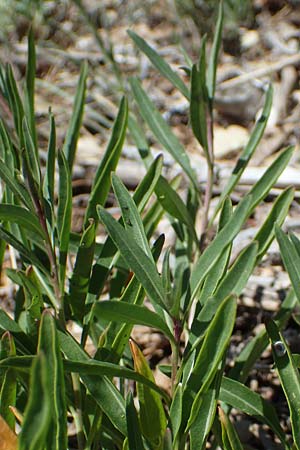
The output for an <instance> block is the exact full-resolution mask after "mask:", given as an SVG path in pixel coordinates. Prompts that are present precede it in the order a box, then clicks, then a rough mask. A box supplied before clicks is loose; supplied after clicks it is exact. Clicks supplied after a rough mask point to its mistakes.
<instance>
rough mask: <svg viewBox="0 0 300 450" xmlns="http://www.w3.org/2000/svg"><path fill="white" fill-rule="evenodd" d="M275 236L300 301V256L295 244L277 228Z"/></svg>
mask: <svg viewBox="0 0 300 450" xmlns="http://www.w3.org/2000/svg"><path fill="white" fill-rule="evenodd" d="M275 234H276V239H277V241H278V244H279V248H280V252H281V256H282V260H283V264H284V266H285V268H286V270H287V272H288V274H289V277H290V279H291V283H292V286H293V288H294V291H295V294H296V296H297V298H298V300H299V301H300V292H299V285H300V255H299V254H298V252H297V250H296V247H295V245H294V243H293V242H292V241H291V240H290V238H289V237H288V236H287V235H286V234H285V233H284V232H283V231H282V230H281V229H280V228H279V227H277V226H276V227H275Z"/></svg>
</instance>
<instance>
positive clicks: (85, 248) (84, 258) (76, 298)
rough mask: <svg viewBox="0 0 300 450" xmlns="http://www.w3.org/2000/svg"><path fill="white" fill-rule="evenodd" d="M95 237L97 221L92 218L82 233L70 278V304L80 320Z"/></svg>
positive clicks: (82, 313)
mask: <svg viewBox="0 0 300 450" xmlns="http://www.w3.org/2000/svg"><path fill="white" fill-rule="evenodd" d="M95 237H96V227H95V222H94V221H93V220H92V219H91V221H90V225H89V226H88V227H87V228H86V229H85V230H84V232H83V234H82V237H81V240H80V244H79V247H78V251H77V255H76V261H75V266H74V270H73V273H72V277H71V280H70V294H69V301H70V306H71V309H72V311H73V314H74V315H75V317H76V318H77V319H79V320H82V319H83V316H84V313H85V311H84V310H85V300H86V296H87V293H88V288H89V281H90V273H91V267H92V263H93V259H94V251H95Z"/></svg>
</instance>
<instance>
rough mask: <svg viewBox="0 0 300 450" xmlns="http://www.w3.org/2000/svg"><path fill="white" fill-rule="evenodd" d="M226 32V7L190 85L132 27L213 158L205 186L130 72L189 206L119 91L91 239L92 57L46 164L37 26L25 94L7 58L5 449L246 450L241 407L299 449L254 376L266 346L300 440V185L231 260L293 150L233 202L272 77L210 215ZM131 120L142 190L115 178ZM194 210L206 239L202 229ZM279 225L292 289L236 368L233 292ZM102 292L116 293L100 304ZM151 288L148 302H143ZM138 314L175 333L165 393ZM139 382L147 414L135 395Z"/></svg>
mask: <svg viewBox="0 0 300 450" xmlns="http://www.w3.org/2000/svg"><path fill="white" fill-rule="evenodd" d="M221 30H222V9H221V8H220V13H219V19H218V23H217V29H216V33H215V38H214V42H213V45H212V49H211V54H210V59H209V61H208V63H207V62H206V42H205V40H203V45H202V48H201V52H200V57H199V62H197V63H196V64H194V65H191V67H187V68H186V72H187V73H188V74H189V76H190V80H191V83H190V88H188V87H187V86H186V85H185V84H184V83H183V81H182V80H181V78H180V77H179V76H178V75H177V74H176V73H175V72H174V71H173V70H172V69H171V68H170V66H169V65H168V64H167V63H166V62H165V61H164V60H163V59H162V58H161V57H160V56H159V55H158V54H157V53H156V52H155V51H154V50H153V49H152V48H150V47H149V46H148V44H147V43H146V42H145V41H144V40H143V39H141V38H140V37H139V36H137V35H136V34H134V33H133V32H130V36H131V38H132V39H133V41H134V42H135V44H136V45H137V46H138V48H139V49H140V50H141V51H142V52H144V54H145V55H146V56H147V57H148V58H149V59H150V61H151V62H152V63H153V64H154V66H155V67H156V68H157V69H158V70H159V71H160V73H161V74H162V75H164V76H165V77H166V78H167V79H168V80H169V81H170V82H171V83H172V84H173V85H174V86H175V87H176V88H177V89H179V90H180V92H181V93H182V94H183V95H184V96H185V97H186V98H187V100H188V101H189V104H190V123H191V126H192V129H193V133H194V135H195V138H196V140H197V141H198V142H199V144H200V145H201V147H202V148H203V150H204V153H205V155H206V159H207V164H208V181H207V185H206V187H205V192H204V195H203V193H202V191H201V189H200V187H199V185H198V182H197V178H196V175H195V173H194V170H193V168H192V167H191V164H190V160H189V157H188V155H187V154H186V152H185V150H184V148H183V147H182V145H181V144H180V142H179V141H178V139H177V138H176V136H175V135H174V134H173V132H172V131H171V129H170V128H169V126H168V125H167V123H166V122H165V121H164V119H163V118H162V116H161V115H160V113H159V112H158V111H157V109H156V108H155V106H154V104H153V103H152V102H151V100H150V98H149V97H148V95H147V94H146V92H145V91H144V90H143V88H142V86H141V84H140V82H139V81H138V80H137V79H135V78H133V79H131V92H132V94H133V96H134V99H135V102H136V104H137V106H138V110H139V112H140V114H141V116H142V118H143V120H144V122H145V123H146V124H147V125H148V127H149V128H150V130H151V131H152V133H153V134H154V136H155V137H156V139H157V141H158V142H160V144H161V145H162V146H163V148H164V149H165V150H166V151H168V152H169V153H170V154H171V155H172V156H173V158H174V160H175V161H176V162H177V163H178V164H179V165H180V166H181V168H182V171H183V173H184V174H185V175H186V177H187V179H188V180H189V188H188V192H187V198H186V200H183V199H182V198H181V197H180V196H179V195H178V193H177V192H176V189H177V187H178V186H179V183H180V179H179V178H178V177H176V178H175V179H173V180H171V181H168V180H166V178H165V177H164V176H163V174H162V166H163V157H162V156H161V155H160V156H158V157H157V158H156V159H153V157H152V154H151V149H150V148H149V146H148V143H147V140H146V138H145V135H144V133H143V131H142V128H141V127H140V126H139V125H138V122H137V120H136V118H135V117H134V115H133V112H130V113H129V112H128V105H127V100H126V98H125V97H124V98H123V99H122V100H121V102H120V107H119V112H118V115H117V118H116V120H115V124H114V127H113V129H112V133H111V138H110V141H109V143H108V146H107V149H106V152H105V154H104V156H103V158H102V160H101V162H100V164H99V167H98V169H97V171H96V175H95V179H94V182H93V185H92V190H91V194H90V196H89V200H88V204H87V208H86V215H85V220H84V227H83V231H82V233H81V234H80V235H78V234H75V233H72V231H71V217H72V186H71V180H72V169H73V165H74V159H75V152H76V143H77V139H78V135H79V129H80V124H81V119H82V114H83V107H84V100H85V90H86V77H87V66H86V65H85V64H84V65H83V66H82V69H81V74H80V78H79V82H78V88H77V93H76V97H75V101H74V109H73V114H72V117H71V121H70V124H69V127H68V130H67V133H66V138H65V141H64V144H63V147H62V149H61V150H57V149H56V134H55V119H54V117H53V115H52V114H51V112H50V113H49V122H50V133H49V143H48V158H47V164H46V168H45V170H44V171H42V169H41V163H40V160H39V152H38V143H37V130H36V125H35V114H34V81H35V48H34V43H33V36H32V33H30V34H29V40H28V43H29V45H28V66H27V72H26V79H25V86H24V89H23V95H21V93H20V90H19V88H18V86H17V83H16V81H15V79H14V76H13V72H12V68H11V67H10V66H6V67H2V68H1V71H0V89H1V94H2V95H3V97H4V99H5V100H6V101H7V105H8V107H9V108H10V111H11V113H12V116H13V120H14V130H11V129H10V128H9V127H8V126H7V125H6V124H5V123H4V122H3V121H1V122H0V157H1V158H0V178H1V181H2V186H3V191H2V201H1V205H0V219H1V224H0V238H1V241H0V244H1V247H0V248H1V251H0V256H1V262H3V259H4V254H5V248H6V245H7V244H9V245H10V248H11V249H12V254H13V255H15V259H16V267H15V268H12V269H9V270H7V274H8V276H9V277H10V278H11V279H12V281H13V282H14V283H15V284H16V285H17V286H18V290H17V293H16V296H15V311H14V317H13V318H11V317H10V316H9V315H7V314H6V312H5V311H4V310H3V309H0V330H1V341H0V384H1V391H0V414H1V420H0V425H1V426H0V433H2V434H1V435H0V438H1V439H5V440H6V442H7V448H10V449H16V448H19V449H20V450H23V449H26V450H40V449H49V450H50V449H53V450H54V449H57V450H58V449H60V450H61V449H67V448H71V447H73V446H74V445H77V448H79V449H86V450H88V449H99V448H102V449H107V450H113V449H122V450H126V449H129V450H142V449H145V450H148V449H151V450H153V449H156V450H171V449H176V450H183V449H191V450H196V449H197V450H198V449H201V448H205V445H206V442H207V440H208V438H209V439H210V440H211V442H212V445H214V446H216V445H219V446H220V447H222V448H223V449H226V450H227V449H228V450H229V449H241V448H242V444H241V442H240V440H239V437H238V435H237V433H236V431H235V428H234V426H233V424H232V423H231V421H230V419H229V414H230V409H231V408H232V407H234V408H236V409H238V410H240V411H242V412H244V413H246V414H249V415H250V416H252V417H254V418H256V419H257V420H259V421H260V422H262V423H263V424H267V425H268V426H269V427H270V428H271V430H272V431H273V433H274V434H275V435H276V436H277V437H278V439H279V440H280V441H281V442H282V445H283V447H284V448H285V449H289V448H290V446H289V443H288V442H287V438H286V435H285V433H284V432H283V429H282V428H281V425H280V422H279V419H278V417H277V414H276V411H275V409H274V408H273V406H272V405H271V404H270V403H268V402H267V401H265V400H263V399H262V398H261V397H260V396H259V395H258V394H257V393H255V392H252V391H251V390H250V389H249V388H248V387H246V385H245V382H246V380H247V377H248V374H249V372H250V370H251V368H252V367H253V365H254V363H255V362H256V360H257V359H258V358H259V357H260V355H261V353H262V352H263V351H264V349H265V348H266V346H267V345H268V342H269V340H270V341H271V342H272V344H273V350H274V351H273V353H274V361H275V364H276V367H277V369H278V373H279V376H280V380H281V383H282V386H283V389H284V392H285V394H286V397H287V402H288V406H289V409H290V413H291V425H292V432H293V440H294V442H293V445H294V448H297V449H300V438H299V436H300V433H299V423H300V421H299V405H300V382H299V375H298V372H297V368H296V366H297V361H298V359H299V358H298V359H297V357H295V356H294V355H292V354H291V353H290V350H289V348H288V347H287V346H286V343H285V341H284V339H283V338H282V336H281V334H280V329H281V328H282V327H284V325H285V323H286V321H287V320H288V318H289V317H290V316H291V314H292V312H293V309H294V307H295V305H296V302H297V299H298V300H300V298H299V290H298V285H299V279H300V274H299V267H300V264H299V260H300V245H299V241H298V239H297V238H296V237H295V236H293V235H292V236H291V237H287V236H286V235H285V234H284V233H283V232H282V230H281V229H280V226H281V225H282V223H283V221H284V219H285V217H286V214H287V212H288V209H289V206H290V204H291V202H292V199H293V189H292V188H287V189H286V190H284V191H283V192H282V193H281V194H280V195H279V196H278V198H277V199H276V201H275V202H274V204H273V205H272V208H271V210H270V212H269V214H268V216H267V217H266V219H265V221H264V223H263V224H262V226H261V228H260V229H259V231H258V232H257V234H256V236H255V237H254V239H253V241H252V242H251V243H250V244H249V245H248V246H247V247H246V248H244V249H242V251H241V252H240V254H239V255H238V256H237V258H236V259H235V261H234V262H233V263H232V264H230V257H231V249H232V242H233V239H234V238H235V237H236V236H237V235H238V233H239V232H240V230H241V228H242V227H243V225H244V224H245V221H246V220H247V218H248V217H249V216H250V215H251V214H252V213H253V211H254V209H255V208H256V206H257V205H258V204H259V203H260V202H261V201H262V200H263V199H264V198H265V197H266V195H267V194H268V192H269V191H270V189H271V188H272V186H273V185H274V183H275V182H276V180H277V178H278V177H279V175H280V174H281V172H282V171H283V170H284V168H285V167H286V165H287V164H288V161H289V160H290V158H291V155H292V152H293V148H287V149H285V150H283V151H282V152H281V153H280V154H279V155H278V156H277V158H276V160H275V161H274V162H273V164H272V165H271V166H270V167H269V168H268V169H267V170H266V172H265V174H264V176H263V177H262V178H261V179H260V180H259V181H258V182H257V183H256V184H255V185H254V186H253V188H252V189H251V190H250V191H249V192H248V193H247V195H245V197H244V198H243V199H242V200H241V201H240V203H239V204H238V205H237V206H236V207H235V208H233V206H232V203H231V200H230V194H231V192H232V191H233V189H234V188H235V186H236V184H237V183H238V181H239V178H240V176H241V174H242V172H243V171H244V169H245V167H246V166H247V163H248V162H249V160H250V158H251V156H252V155H253V153H254V151H255V149H256V147H257V145H258V143H259V141H260V139H261V137H262V134H263V131H264V128H265V125H266V122H267V118H268V115H269V113H270V108H271V100H272V89H271V87H269V89H268V91H267V93H266V100H265V105H264V108H263V111H262V114H261V117H260V118H259V120H258V121H257V123H256V125H255V126H254V129H253V132H252V134H251V137H250V139H249V142H248V144H247V145H246V147H245V149H244V150H243V151H242V153H241V155H240V157H239V159H238V161H237V164H236V166H235V168H234V169H233V172H232V175H231V177H230V179H229V180H228V182H227V185H226V187H225V188H224V191H223V193H222V196H221V198H220V201H219V203H218V204H217V206H216V207H215V210H214V214H213V218H212V219H211V220H210V221H209V218H208V212H209V208H210V200H211V195H212V186H213V182H214V180H213V176H214V151H213V102H214V93H215V84H216V67H217V57H218V53H219V48H220V42H221ZM127 129H128V130H129V132H130V134H131V137H132V139H134V141H135V143H136V146H137V148H138V149H139V151H140V154H141V158H142V160H143V162H144V164H145V166H146V169H147V171H146V175H145V177H144V178H143V180H142V181H141V182H140V184H139V185H138V186H137V188H136V190H135V192H134V194H133V196H131V195H130V193H129V192H128V190H127V189H126V187H125V186H124V184H123V183H122V182H121V180H120V179H119V178H118V177H117V176H116V175H115V174H114V171H115V169H116V166H117V164H118V160H119V157H120V153H121V150H122V146H123V143H124V140H125V136H126V131H127ZM56 165H57V167H58V186H57V187H56V176H55V172H56ZM42 172H43V173H42ZM111 188H112V189H113V192H114V194H115V197H116V199H117V201H118V204H119V207H120V211H121V217H120V219H119V220H116V219H114V218H113V217H112V216H111V215H110V214H109V213H108V211H107V210H106V209H105V203H106V200H107V196H108V194H109V191H110V189H111ZM199 210H200V211H201V213H202V223H201V230H200V233H199V231H198V230H196V229H195V219H196V215H197V213H198V211H199ZM218 213H219V219H218V226H217V230H216V232H215V237H214V239H213V240H212V241H211V242H209V243H207V239H206V234H207V231H208V230H209V229H210V228H211V227H212V226H213V221H214V220H215V219H216V217H218ZM165 215H167V217H168V218H169V220H170V224H171V225H172V227H173V228H174V230H175V233H176V243H175V247H174V248H173V249H167V250H165V249H164V252H163V258H162V259H163V261H162V270H161V274H160V273H159V272H158V269H157V261H158V259H159V257H160V255H161V253H162V250H163V246H164V236H159V237H158V238H156V239H154V236H155V230H156V228H157V225H158V223H159V221H160V220H161V218H162V217H163V216H165ZM99 221H101V222H102V224H103V225H104V227H105V229H106V230H107V238H106V240H105V242H104V243H103V244H99V243H97V242H96V231H97V225H98V223H99ZM275 235H276V237H277V239H278V242H279V245H280V248H281V250H282V255H283V260H284V263H285V265H286V268H287V270H288V271H289V273H290V276H291V281H292V286H293V288H292V290H291V292H290V293H289V294H288V295H287V296H286V298H285V300H284V301H283V303H282V305H281V308H280V310H279V311H278V313H277V314H276V316H275V317H274V321H272V322H270V323H269V324H268V326H267V329H266V330H264V331H262V332H261V333H260V334H259V335H257V336H256V337H255V338H253V339H252V340H251V341H250V342H249V343H248V344H247V345H246V346H245V347H244V349H243V351H242V352H241V353H240V354H239V355H238V356H237V357H236V360H235V361H234V365H233V367H232V369H231V370H230V371H229V372H228V373H227V375H226V376H225V372H224V369H225V360H226V351H227V348H228V345H229V341H230V338H231V335H232V331H233V328H234V325H235V318H236V309H237V298H238V296H239V295H240V294H241V292H242V290H243V288H244V286H245V285H246V283H247V280H248V278H249V276H250V275H251V273H252V272H253V269H254V268H255V266H256V265H257V264H258V263H259V262H260V261H261V259H262V257H263V256H264V255H265V253H266V251H267V249H268V247H269V245H270V244H271V242H272V240H273V239H274V237H275ZM72 262H73V263H72ZM107 286H109V291H108V295H107V300H106V301H103V300H102V301H100V300H99V298H100V296H101V294H102V293H103V292H104V291H105V290H106V289H107ZM146 298H148V299H149V301H150V302H151V304H152V307H153V308H152V309H153V310H152V311H150V310H149V309H148V308H146V306H145V305H144V302H145V299H146ZM70 322H76V323H77V325H78V327H79V329H80V339H79V342H78V341H77V340H75V339H74V337H73V336H72V334H71V333H70V332H69V331H68V327H67V324H69V323H70ZM135 324H143V325H147V326H150V327H153V328H155V329H157V330H160V331H161V333H163V334H164V335H165V336H166V337H167V339H168V340H169V342H170V345H171V348H172V356H171V364H170V366H164V367H161V370H163V371H164V373H165V374H166V375H167V376H169V377H170V383H171V392H170V393H166V392H164V391H163V390H161V389H160V388H159V387H158V386H157V385H156V384H155V381H154V378H153V374H152V372H151V370H150V369H149V367H148V364H147V362H146V360H145V358H144V356H143V354H142V353H141V351H140V350H139V348H138V347H137V345H136V344H135V343H134V342H133V341H132V340H130V334H131V331H132V327H133V326H134V325H135ZM182 332H184V335H185V348H184V350H183V351H182V350H181V346H180V344H181V341H180V339H181V335H182ZM88 338H89V339H91V340H92V342H93V344H94V346H95V349H96V352H95V355H94V356H93V357H91V356H90V355H89V354H88V353H87V352H86V351H85V348H86V342H87V339H88ZM116 379H117V382H115V380H116ZM129 380H130V382H129ZM133 382H134V383H136V396H137V400H138V405H139V407H138V408H137V406H136V403H135V402H134V399H133V393H132V389H131V386H133ZM218 405H219V407H218ZM68 417H69V420H70V419H71V418H72V420H73V421H74V424H75V429H76V433H75V438H76V441H77V444H72V438H71V437H70V436H69V437H68V420H67V419H68ZM16 420H17V421H18V423H19V425H20V427H21V432H20V433H19V435H18V437H16V436H15V434H14V431H15V426H16ZM2 430H4V431H3V432H2Z"/></svg>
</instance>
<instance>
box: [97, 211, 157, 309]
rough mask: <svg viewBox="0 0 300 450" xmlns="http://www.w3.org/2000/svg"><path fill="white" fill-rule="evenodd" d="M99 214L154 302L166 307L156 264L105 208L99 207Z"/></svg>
mask: <svg viewBox="0 0 300 450" xmlns="http://www.w3.org/2000/svg"><path fill="white" fill-rule="evenodd" d="M97 210H98V214H99V217H100V219H101V221H102V222H103V224H104V225H105V228H106V229H107V231H108V233H109V235H110V237H111V239H112V240H113V242H114V243H115V245H116V246H117V247H118V249H119V250H120V253H121V255H122V256H123V258H124V260H125V261H126V262H127V263H128V265H129V266H130V268H131V269H132V270H133V271H134V273H135V275H136V277H137V279H138V280H139V282H140V283H141V284H142V286H143V287H144V289H145V291H146V293H147V295H148V296H149V298H150V300H152V301H153V302H154V304H158V305H160V306H162V307H163V308H165V296H164V290H163V286H162V281H161V278H160V276H159V274H158V272H157V269H156V266H155V264H154V262H153V260H151V259H150V258H149V257H148V256H147V255H146V254H145V253H144V252H143V250H142V249H141V248H140V247H139V245H138V244H137V243H136V242H135V240H134V239H133V237H132V236H131V233H129V232H128V231H127V230H125V228H124V227H122V225H120V224H119V223H118V222H117V221H116V220H115V219H114V218H113V217H112V216H111V215H110V214H109V213H108V212H107V211H105V209H104V208H102V207H100V206H99V207H98V208H97Z"/></svg>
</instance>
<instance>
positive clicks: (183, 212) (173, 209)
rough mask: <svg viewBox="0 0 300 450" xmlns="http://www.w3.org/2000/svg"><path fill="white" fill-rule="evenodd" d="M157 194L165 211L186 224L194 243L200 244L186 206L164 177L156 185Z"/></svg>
mask: <svg viewBox="0 0 300 450" xmlns="http://www.w3.org/2000/svg"><path fill="white" fill-rule="evenodd" d="M155 193H156V195H157V199H158V201H159V203H160V204H161V205H162V206H163V208H164V210H165V211H166V212H168V213H169V214H170V215H171V216H172V217H174V218H176V219H178V220H179V222H182V223H184V224H185V225H186V226H187V228H188V231H189V233H190V235H191V236H192V238H193V239H194V241H195V242H198V238H197V234H196V231H195V227H194V223H193V220H192V217H191V215H190V213H189V211H188V209H187V207H186V205H185V204H184V202H183V201H182V199H181V197H180V196H179V195H178V194H177V192H176V191H175V189H173V188H172V187H171V185H170V184H169V183H168V181H167V180H166V179H165V178H164V177H162V176H161V177H159V180H158V182H157V184H156V187H155Z"/></svg>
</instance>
